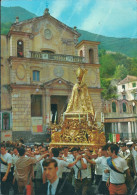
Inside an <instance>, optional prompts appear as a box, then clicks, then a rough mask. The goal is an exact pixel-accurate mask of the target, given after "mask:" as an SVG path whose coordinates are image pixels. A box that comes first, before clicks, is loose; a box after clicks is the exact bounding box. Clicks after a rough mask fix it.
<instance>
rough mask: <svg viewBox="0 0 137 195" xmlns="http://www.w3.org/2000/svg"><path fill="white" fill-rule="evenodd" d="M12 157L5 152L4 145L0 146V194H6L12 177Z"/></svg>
mask: <svg viewBox="0 0 137 195" xmlns="http://www.w3.org/2000/svg"><path fill="white" fill-rule="evenodd" d="M11 164H12V156H11V154H9V153H8V152H6V147H5V145H1V193H2V194H8V193H9V189H10V187H11V183H12V179H13V175H12V173H11Z"/></svg>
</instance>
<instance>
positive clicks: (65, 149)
mask: <svg viewBox="0 0 137 195" xmlns="http://www.w3.org/2000/svg"><path fill="white" fill-rule="evenodd" d="M68 151H69V149H68V147H64V148H63V153H64V156H67V155H68Z"/></svg>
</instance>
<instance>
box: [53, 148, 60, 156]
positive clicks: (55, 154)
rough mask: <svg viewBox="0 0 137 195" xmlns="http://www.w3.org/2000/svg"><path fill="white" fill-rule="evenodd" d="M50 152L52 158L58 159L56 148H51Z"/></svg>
mask: <svg viewBox="0 0 137 195" xmlns="http://www.w3.org/2000/svg"><path fill="white" fill-rule="evenodd" d="M51 152H52V155H53V156H54V157H58V156H59V149H58V148H52V149H51Z"/></svg>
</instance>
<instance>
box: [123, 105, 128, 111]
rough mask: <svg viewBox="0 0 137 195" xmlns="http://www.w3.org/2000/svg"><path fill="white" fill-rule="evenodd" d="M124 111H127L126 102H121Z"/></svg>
mask: <svg viewBox="0 0 137 195" xmlns="http://www.w3.org/2000/svg"><path fill="white" fill-rule="evenodd" d="M126 111H127V108H126V104H125V103H123V112H126Z"/></svg>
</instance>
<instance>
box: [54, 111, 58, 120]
mask: <svg viewBox="0 0 137 195" xmlns="http://www.w3.org/2000/svg"><path fill="white" fill-rule="evenodd" d="M54 122H57V112H56V113H55V120H54Z"/></svg>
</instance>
